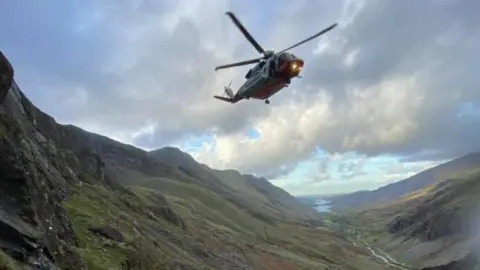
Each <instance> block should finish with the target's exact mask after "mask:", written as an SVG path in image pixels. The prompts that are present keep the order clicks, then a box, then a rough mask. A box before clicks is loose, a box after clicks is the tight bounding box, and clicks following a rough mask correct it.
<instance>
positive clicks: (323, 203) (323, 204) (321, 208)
mask: <svg viewBox="0 0 480 270" xmlns="http://www.w3.org/2000/svg"><path fill="white" fill-rule="evenodd" d="M313 208H314V209H315V210H317V212H330V211H331V210H330V201H327V200H323V199H317V200H315V206H314V207H313Z"/></svg>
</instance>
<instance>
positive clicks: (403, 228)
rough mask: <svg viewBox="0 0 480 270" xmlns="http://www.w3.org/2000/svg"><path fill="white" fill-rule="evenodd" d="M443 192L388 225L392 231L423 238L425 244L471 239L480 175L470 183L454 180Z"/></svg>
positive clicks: (444, 187) (479, 187)
mask: <svg viewBox="0 0 480 270" xmlns="http://www.w3.org/2000/svg"><path fill="white" fill-rule="evenodd" d="M440 188H441V190H437V191H436V192H435V194H434V195H433V196H431V197H430V198H428V199H427V200H425V202H423V203H422V204H421V205H420V206H419V207H416V208H414V209H411V210H410V211H409V212H407V213H405V214H403V215H400V216H397V217H396V218H395V219H393V220H392V221H391V222H390V223H389V224H388V228H387V229H388V231H389V232H390V233H393V234H395V233H399V234H402V235H406V236H409V237H419V238H420V239H421V240H423V241H433V240H436V239H439V238H441V237H445V236H453V237H457V238H460V239H462V238H463V239H467V238H469V237H471V235H470V233H471V232H472V231H476V229H475V228H474V227H475V226H476V222H475V218H476V216H477V215H476V213H477V212H476V209H477V205H478V202H479V199H478V191H480V175H473V176H472V177H471V179H466V180H462V179H459V180H452V182H449V183H444V184H442V185H441V186H440ZM437 189H438V188H437Z"/></svg>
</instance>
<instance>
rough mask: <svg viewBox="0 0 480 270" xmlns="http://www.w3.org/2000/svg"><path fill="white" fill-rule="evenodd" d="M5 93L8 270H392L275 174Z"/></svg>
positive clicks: (2, 180)
mask: <svg viewBox="0 0 480 270" xmlns="http://www.w3.org/2000/svg"><path fill="white" fill-rule="evenodd" d="M1 66H2V67H4V66H7V65H4V63H2V65H1ZM5 74H7V77H8V76H11V74H13V73H4V72H3V69H2V75H5ZM8 74H10V75H8ZM7 79H9V78H7ZM10 79H11V78H10ZM10 79H9V80H10ZM10 81H12V80H10ZM5 85H7V84H3V83H2V87H3V86H5ZM0 90H2V91H1V93H2V94H4V95H3V97H4V99H3V100H2V102H1V103H0V185H1V188H0V192H1V193H2V194H1V195H2V196H1V197H0V198H1V199H0V214H1V215H0V228H1V230H0V268H1V269H372V270H375V269H388V268H385V267H384V265H383V263H382V262H381V261H378V260H377V259H375V258H374V257H372V256H371V254H370V253H369V252H368V250H366V249H364V248H359V247H355V246H353V245H351V243H350V242H349V241H348V240H347V239H346V238H345V237H343V236H342V235H339V234H337V233H335V232H334V231H331V230H329V229H326V228H318V227H315V226H316V225H318V224H319V223H318V222H316V218H317V216H316V214H315V213H314V212H312V211H311V210H310V209H308V207H304V206H302V205H300V204H299V203H298V202H297V201H296V200H295V199H293V198H292V197H291V196H290V195H289V194H288V193H286V192H284V191H283V190H280V189H278V188H276V187H273V186H272V185H271V184H270V183H268V181H266V180H265V179H261V178H256V177H253V176H249V175H241V174H240V173H237V172H234V171H216V170H212V169H210V168H208V167H206V166H205V165H201V164H198V163H196V162H195V160H193V159H192V158H191V157H190V156H188V155H186V154H184V153H182V152H181V151H179V150H177V149H173V148H165V149H161V150H159V151H154V152H146V151H143V150H141V149H138V148H135V147H133V146H130V145H125V144H122V143H119V142H116V141H114V140H111V139H109V138H107V137H104V136H99V135H96V134H93V133H89V132H86V131H84V130H82V129H80V128H77V127H74V126H70V125H67V126H64V125H59V124H57V123H56V122H55V120H54V119H53V118H52V117H50V116H48V115H46V114H45V113H43V112H41V111H40V110H38V109H37V108H36V107H35V106H34V105H33V104H32V103H31V102H30V101H29V100H28V99H27V98H26V97H25V95H24V94H23V93H22V92H21V91H20V89H19V88H18V86H17V85H16V83H15V82H14V81H13V84H12V85H11V87H10V85H7V87H3V88H2V89H0ZM7 90H8V91H7ZM315 224H316V225H315ZM314 225H315V226H314Z"/></svg>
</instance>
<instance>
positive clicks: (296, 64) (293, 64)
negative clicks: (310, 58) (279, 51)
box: [289, 59, 303, 76]
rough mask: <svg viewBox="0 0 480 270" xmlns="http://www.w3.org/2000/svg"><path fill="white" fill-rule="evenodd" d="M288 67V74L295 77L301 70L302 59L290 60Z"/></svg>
mask: <svg viewBox="0 0 480 270" xmlns="http://www.w3.org/2000/svg"><path fill="white" fill-rule="evenodd" d="M289 66H290V73H291V74H292V75H293V76H296V75H298V73H300V71H302V69H303V60H302V59H295V60H292V61H290V63H289Z"/></svg>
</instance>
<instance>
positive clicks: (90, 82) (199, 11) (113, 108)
mask: <svg viewBox="0 0 480 270" xmlns="http://www.w3.org/2000/svg"><path fill="white" fill-rule="evenodd" d="M262 3H263V2H262ZM252 6H255V8H252ZM478 8H480V4H479V3H477V2H475V1H462V2H458V1H453V0H440V1H434V0H426V1H421V2H418V1H381V0H372V1H361V0H345V1H334V2H332V1H314V2H312V1H308V0H303V1H294V2H291V1H288V2H287V1H279V2H278V3H277V2H276V4H275V5H271V4H267V3H263V4H259V3H257V2H253V1H242V2H236V3H234V2H233V1H227V0H222V1H215V2H205V1H199V0H185V1H173V0H172V1H148V0H143V1H142V0H135V1H134V0H130V1H121V2H118V1H100V2H99V1H83V2H81V3H71V2H68V1H67V2H65V1H56V2H55V4H51V5H48V6H47V5H42V4H40V3H36V4H34V6H33V7H32V6H31V5H28V6H26V5H25V4H22V3H21V2H18V3H17V2H11V3H8V4H7V6H6V8H3V9H2V10H8V11H9V12H6V13H5V14H4V15H2V16H0V25H2V27H5V29H7V28H8V29H11V30H13V31H11V32H13V33H14V34H13V35H12V36H10V37H9V38H8V39H2V40H0V45H1V46H2V50H4V51H5V53H6V54H7V55H8V56H9V57H10V58H11V59H12V63H13V64H14V66H15V67H16V70H17V72H16V74H17V81H18V82H19V84H20V86H21V87H22V89H23V90H24V91H25V92H26V93H27V95H28V96H29V97H30V98H31V99H32V100H33V101H34V102H35V104H38V105H39V107H40V108H41V109H43V110H44V111H46V112H47V113H50V114H52V115H53V116H54V117H56V118H57V120H59V121H60V122H64V123H72V124H77V125H80V126H82V127H83V128H86V129H88V130H91V131H94V132H98V133H101V134H104V135H107V136H111V137H114V138H116V139H120V140H122V141H124V142H129V143H134V144H136V145H138V146H140V147H144V148H148V149H151V148H158V147H161V146H164V145H167V144H177V145H188V144H189V141H192V140H194V141H197V140H198V138H204V137H205V136H207V137H208V140H205V141H203V142H202V143H196V147H195V148H194V149H191V150H189V151H190V152H191V153H192V154H194V156H195V157H196V158H198V159H199V160H200V161H202V162H205V163H207V164H209V165H211V166H213V167H216V168H225V167H228V168H236V169H240V170H242V171H244V172H246V173H257V174H261V175H266V176H268V177H271V178H277V179H282V177H284V176H286V175H289V173H290V172H292V171H294V170H296V168H297V167H298V165H299V163H301V162H303V161H305V160H312V159H313V160H315V158H316V151H317V150H318V149H323V150H324V151H326V152H327V153H328V154H329V155H332V156H334V155H343V154H345V153H351V152H353V153H357V154H358V156H360V157H361V159H360V160H363V161H358V160H357V158H358V157H351V156H350V158H352V159H351V160H350V159H344V160H343V161H342V162H343V165H339V166H337V165H331V166H334V167H335V168H337V169H338V171H335V172H334V171H332V170H330V169H327V173H325V172H324V170H323V169H324V168H322V167H319V168H318V171H316V172H315V173H313V174H309V175H307V176H305V177H307V178H308V177H311V178H309V179H316V181H315V185H320V186H321V185H322V183H323V185H327V184H328V185H333V184H331V180H332V179H336V180H335V181H340V180H342V179H343V180H349V181H350V180H351V181H357V182H358V183H364V182H365V183H366V182H368V181H367V180H366V178H362V177H364V176H365V175H363V174H364V173H367V174H371V172H369V171H367V170H366V169H365V167H364V164H365V162H366V161H367V160H369V159H371V158H373V157H377V156H384V155H389V156H400V157H401V158H402V159H403V160H405V161H424V160H445V159H450V158H453V157H455V156H458V155H461V154H463V153H467V152H471V151H474V150H478V149H480V141H479V140H478V139H477V138H479V137H480V125H479V124H480V123H479V122H480V118H479V117H478V111H479V104H480V91H478V89H477V88H478V79H477V75H476V71H477V70H479V69H480V64H479V62H478V61H476V59H477V58H478V57H475V56H476V55H478V49H479V48H480V27H479V25H480V18H479V17H478V16H477V13H476V12H475V10H478ZM32 10H35V12H32ZM227 10H233V11H235V12H236V13H237V15H238V16H239V18H240V20H241V21H242V22H243V23H244V24H245V25H246V27H247V28H248V29H249V30H250V31H251V33H252V35H253V36H254V37H256V38H257V40H258V41H259V42H260V43H261V44H262V45H264V47H265V49H268V48H274V49H276V50H280V49H282V48H284V47H287V46H289V45H291V44H293V43H295V42H297V41H298V40H300V39H303V38H305V37H307V36H309V35H311V34H313V33H315V32H316V31H318V30H319V29H321V28H323V27H327V26H329V25H330V24H332V23H334V22H338V23H339V26H338V27H337V28H335V29H334V30H333V31H331V32H329V33H328V34H327V35H325V36H324V37H322V38H320V39H318V40H316V41H314V42H311V43H308V44H305V45H303V46H302V47H299V48H297V49H295V50H293V51H292V52H293V53H295V54H296V55H298V56H299V57H301V58H303V59H304V60H305V69H304V71H303V73H304V74H303V77H304V78H303V79H298V80H295V81H294V82H293V83H292V84H291V85H290V87H288V88H286V89H285V90H284V91H282V92H280V93H278V94H277V95H276V96H274V97H273V98H272V99H271V101H272V103H271V104H270V105H268V106H266V105H264V104H263V103H261V102H255V101H244V102H239V103H237V104H235V105H231V104H226V103H222V102H219V101H217V100H214V99H213V98H212V95H214V94H219V93H220V92H221V91H222V89H223V86H224V85H226V84H228V82H230V80H232V79H233V85H232V86H233V87H234V88H237V87H239V86H240V85H241V83H242V81H243V76H244V74H245V73H246V72H247V71H248V68H249V67H241V68H237V69H229V70H222V71H219V72H214V71H213V67H214V66H216V65H220V64H224V63H229V62H233V61H237V60H243V59H249V58H252V57H256V56H258V54H257V53H256V51H255V50H254V49H253V48H252V46H251V45H250V44H249V43H248V42H247V41H246V40H245V39H244V37H243V36H242V35H241V33H240V32H239V31H238V29H236V28H235V27H234V26H233V24H232V23H231V22H229V20H228V18H227V17H226V16H225V15H224V12H225V11H227ZM25 17H28V18H29V23H26V21H25V20H24V19H23V18H25ZM251 130H255V131H256V134H255V136H253V137H252V136H251V134H250V135H249V132H250V131H251ZM347 157H348V155H347ZM356 162H357V163H356ZM362 162H364V163H362ZM329 164H331V163H329ZM335 164H336V163H335ZM362 164H363V165H362ZM329 166H330V165H329ZM328 168H329V167H328ZM334 174H335V175H334ZM336 174H338V175H336ZM339 175H340V176H339ZM302 177H304V175H302ZM355 179H357V180H355ZM358 179H360V180H358ZM382 179H383V178H382ZM392 179H393V178H392ZM320 180H321V181H320ZM370 183H372V182H370ZM296 185H306V186H310V187H313V186H312V183H306V182H298V183H297V184H296Z"/></svg>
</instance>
